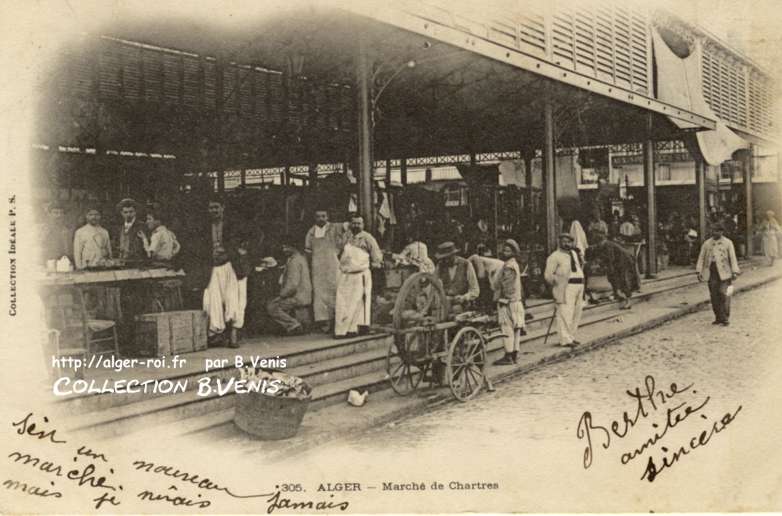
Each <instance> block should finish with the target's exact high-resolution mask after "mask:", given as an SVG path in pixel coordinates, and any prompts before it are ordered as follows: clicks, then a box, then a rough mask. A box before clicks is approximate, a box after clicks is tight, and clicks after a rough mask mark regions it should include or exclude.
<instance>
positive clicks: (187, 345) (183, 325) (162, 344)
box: [136, 310, 208, 357]
mask: <svg viewBox="0 0 782 516" xmlns="http://www.w3.org/2000/svg"><path fill="white" fill-rule="evenodd" d="M207 324H208V322H207V317H206V312H204V311H203V310H177V311H175V312H160V313H153V314H141V315H138V316H136V350H137V353H138V354H139V355H141V356H151V357H162V356H172V355H179V354H183V353H192V352H194V351H200V350H202V349H206V347H207V346H206V336H207V335H206V330H207Z"/></svg>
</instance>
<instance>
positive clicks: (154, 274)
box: [35, 267, 185, 349]
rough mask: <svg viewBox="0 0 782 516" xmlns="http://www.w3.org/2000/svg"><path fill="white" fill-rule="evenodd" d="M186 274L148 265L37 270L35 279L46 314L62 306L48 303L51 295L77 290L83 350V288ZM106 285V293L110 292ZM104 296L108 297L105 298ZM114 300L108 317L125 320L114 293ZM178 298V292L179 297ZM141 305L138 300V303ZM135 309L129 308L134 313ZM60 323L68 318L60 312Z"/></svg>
mask: <svg viewBox="0 0 782 516" xmlns="http://www.w3.org/2000/svg"><path fill="white" fill-rule="evenodd" d="M184 276H185V273H184V271H182V270H173V269H167V268H164V267H157V268H150V269H139V268H133V269H116V270H86V271H72V272H55V273H52V272H43V271H41V272H39V273H38V274H37V275H36V277H35V280H36V281H37V283H38V285H39V287H40V293H41V298H42V301H43V303H44V306H45V307H46V310H47V315H48V314H49V313H50V312H51V311H53V310H56V309H60V310H62V309H63V306H64V305H61V304H58V303H57V301H55V303H54V304H52V303H50V302H48V301H49V300H50V299H51V297H52V296H57V295H59V294H60V293H61V292H63V291H66V292H75V293H76V300H75V301H76V305H77V307H78V311H79V312H80V313H79V314H78V318H79V319H80V320H81V321H80V322H81V324H80V326H81V334H82V340H83V342H84V347H85V349H86V348H88V340H89V333H88V328H87V324H88V320H89V317H88V307H87V302H86V299H85V291H86V290H88V289H90V288H94V287H108V288H116V289H121V288H124V287H130V286H132V287H133V288H138V287H142V286H143V285H144V284H145V283H155V282H161V281H166V280H174V279H178V278H183V277H184ZM108 288H107V290H106V291H107V292H108V291H109V290H108ZM108 297H109V296H108V295H107V299H108ZM114 297H115V299H114V303H112V306H111V308H110V312H111V317H107V319H111V320H114V321H115V322H116V323H120V324H121V323H122V322H126V321H125V320H126V319H127V318H128V317H124V316H123V309H122V304H121V302H120V296H119V295H116V296H114ZM178 297H179V299H180V300H181V295H180V296H178ZM180 304H181V302H180ZM139 305H140V303H139ZM171 308H172V309H181V306H179V307H171ZM135 311H136V310H131V312H135ZM127 315H128V316H129V317H132V316H134V315H135V313H131V314H127ZM62 318H63V319H64V320H63V324H64V325H66V326H67V320H65V319H66V318H67V317H66V315H65V313H64V312H63V315H62Z"/></svg>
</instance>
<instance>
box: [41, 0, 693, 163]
mask: <svg viewBox="0 0 782 516" xmlns="http://www.w3.org/2000/svg"><path fill="white" fill-rule="evenodd" d="M254 5H255V4H249V7H247V9H248V10H247V12H245V15H244V16H243V17H241V19H234V20H232V21H231V23H228V22H227V20H225V19H222V18H220V17H219V16H218V17H217V20H216V21H214V22H206V21H204V19H203V18H198V17H192V18H190V17H187V16H182V15H169V16H160V15H158V13H156V12H155V11H150V12H149V13H148V14H147V15H138V14H135V15H133V16H130V15H127V16H126V15H123V13H122V12H121V11H122V8H121V7H119V8H118V9H119V10H120V12H118V15H117V16H116V17H115V18H113V20H112V23H111V24H110V25H107V26H101V27H95V32H94V33H93V34H99V35H100V37H98V36H87V37H86V38H82V39H81V40H76V41H75V42H74V45H72V46H71V47H69V48H67V49H64V53H65V54H67V58H64V59H63V60H62V61H61V62H59V63H58V64H57V65H58V66H57V67H59V68H61V69H55V70H54V71H53V72H54V73H53V74H52V75H51V77H50V79H51V80H50V84H49V85H48V86H50V88H51V89H50V90H49V91H50V92H51V93H52V94H51V95H48V96H47V97H46V98H45V100H44V103H43V106H42V107H43V110H44V111H45V112H47V113H51V112H55V113H59V115H62V116H57V117H50V116H47V117H46V123H42V124H40V125H39V128H38V140H39V142H40V143H45V144H47V145H50V146H51V145H54V146H56V145H75V146H79V147H92V148H97V149H116V150H120V151H121V150H126V149H127V150H131V151H137V150H142V151H144V152H155V153H161V154H172V155H176V156H177V158H184V159H178V160H177V161H178V162H179V164H180V166H191V167H192V166H195V165H199V166H200V165H202V164H204V163H208V164H209V166H212V167H218V166H219V167H222V168H223V169H225V168H231V167H233V168H244V167H261V166H280V165H283V164H286V163H288V164H306V163H334V162H343V161H345V160H350V159H351V158H352V156H355V146H356V136H355V135H356V130H355V123H356V113H355V107H354V104H355V92H354V88H353V84H354V76H355V65H354V56H355V53H356V40H357V38H359V37H363V38H365V39H366V42H367V47H368V48H369V54H370V57H371V61H372V62H373V63H374V68H373V71H374V77H373V78H374V83H375V99H374V100H375V112H374V123H375V131H374V142H375V143H374V156H375V158H377V159H387V158H400V157H414V156H439V155H449V154H457V153H464V152H467V151H470V152H476V153H480V152H492V151H499V150H518V149H521V148H533V149H534V148H541V147H542V138H543V130H542V125H543V124H542V116H541V115H542V111H543V109H542V106H543V104H544V101H545V99H546V98H547V97H549V98H551V99H552V100H553V101H554V103H555V105H556V110H555V121H556V126H557V130H556V135H555V137H556V142H557V146H559V147H570V146H592V145H605V144H615V143H626V142H638V141H642V140H644V139H646V138H647V137H648V136H649V135H648V134H647V133H646V120H647V113H648V111H646V110H645V109H642V108H640V107H638V106H637V105H634V104H629V103H623V102H621V101H617V100H615V99H613V98H609V97H606V96H601V95H597V94H594V93H592V92H590V91H587V90H583V89H579V88H577V87H574V86H571V85H569V84H565V83H562V82H558V81H556V80H552V79H550V78H546V77H543V76H541V75H540V74H536V73H534V72H532V71H529V70H523V69H520V68H518V67H515V66H512V65H509V64H507V63H503V62H500V61H497V60H495V59H491V58H488V57H486V56H483V55H480V54H478V53H475V52H471V51H469V50H465V49H462V48H458V47H455V46H452V45H449V44H446V43H443V42H440V41H438V40H435V39H432V38H428V37H425V36H423V35H421V34H417V33H414V32H411V31H408V30H404V29H402V28H400V27H397V26H392V25H389V24H386V23H381V22H378V21H375V20H372V19H368V18H366V17H364V16H359V15H356V14H353V13H350V12H347V11H345V10H341V9H331V8H325V7H314V6H308V7H301V6H298V7H284V8H280V9H276V10H274V9H273V10H269V9H264V8H261V7H260V6H256V7H253V6H254ZM264 5H265V4H264ZM57 67H55V68H57ZM60 121H62V122H60ZM679 134H681V132H680V129H679V128H678V127H677V125H676V124H675V123H673V122H671V120H669V119H668V118H667V117H665V116H663V115H659V114H655V115H654V118H653V126H652V134H651V136H652V137H653V138H656V139H671V138H674V137H676V135H679Z"/></svg>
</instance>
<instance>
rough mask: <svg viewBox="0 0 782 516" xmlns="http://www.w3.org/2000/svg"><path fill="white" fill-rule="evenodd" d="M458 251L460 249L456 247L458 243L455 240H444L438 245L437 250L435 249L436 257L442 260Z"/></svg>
mask: <svg viewBox="0 0 782 516" xmlns="http://www.w3.org/2000/svg"><path fill="white" fill-rule="evenodd" d="M458 253H459V250H458V249H457V248H456V244H454V243H453V242H443V243H442V244H440V245H438V246H437V251H435V253H434V257H435V259H436V260H442V259H443V258H448V257H449V256H453V255H455V254H458Z"/></svg>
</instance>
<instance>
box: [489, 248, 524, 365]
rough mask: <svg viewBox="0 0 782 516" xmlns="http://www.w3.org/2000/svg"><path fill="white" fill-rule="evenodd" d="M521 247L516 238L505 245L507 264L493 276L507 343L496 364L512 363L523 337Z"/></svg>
mask: <svg viewBox="0 0 782 516" xmlns="http://www.w3.org/2000/svg"><path fill="white" fill-rule="evenodd" d="M520 252H521V250H520V249H519V244H518V243H516V241H515V240H513V239H511V238H509V239H507V240H505V242H503V244H502V249H501V250H500V256H501V257H502V259H503V260H505V263H504V264H503V266H502V269H500V271H499V274H496V275H495V276H494V277H493V278H492V290H494V300H495V301H496V302H497V319H498V321H499V323H500V329H501V330H502V333H503V334H504V335H505V337H504V338H503V346H504V347H505V356H503V357H502V358H500V359H499V360H497V361H495V362H494V365H511V364H515V363H516V361H517V360H518V354H519V344H520V340H521V336H522V335H524V334H526V332H525V330H524V304H523V303H522V301H521V298H522V290H521V271H520V270H519V264H518V262H517V261H516V258H517V257H518V256H519V254H520Z"/></svg>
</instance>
